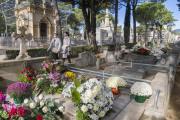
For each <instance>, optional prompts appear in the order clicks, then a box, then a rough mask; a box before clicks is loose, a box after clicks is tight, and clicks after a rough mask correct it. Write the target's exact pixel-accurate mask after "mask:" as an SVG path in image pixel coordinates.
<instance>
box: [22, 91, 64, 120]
mask: <svg viewBox="0 0 180 120" xmlns="http://www.w3.org/2000/svg"><path fill="white" fill-rule="evenodd" d="M43 98H44V96H43V95H42V94H41V95H39V96H38V99H37V100H36V101H34V100H32V99H27V98H26V99H25V100H24V103H23V104H22V105H23V106H24V107H29V111H30V112H31V117H32V118H35V119H41V120H42V119H43V120H56V119H57V118H58V117H61V118H63V112H64V107H63V106H59V108H58V104H59V103H58V102H57V99H56V100H51V99H46V100H45V99H43Z"/></svg>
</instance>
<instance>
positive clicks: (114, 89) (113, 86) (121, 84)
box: [106, 77, 127, 95]
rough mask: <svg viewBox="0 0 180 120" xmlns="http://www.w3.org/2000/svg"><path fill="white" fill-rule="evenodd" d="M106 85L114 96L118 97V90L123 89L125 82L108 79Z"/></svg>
mask: <svg viewBox="0 0 180 120" xmlns="http://www.w3.org/2000/svg"><path fill="white" fill-rule="evenodd" d="M106 85H107V86H108V87H109V88H111V89H112V92H113V94H114V95H119V93H120V88H123V87H125V86H126V85H127V83H126V81H125V80H124V79H123V78H120V77H110V78H109V79H108V80H107V81H106Z"/></svg>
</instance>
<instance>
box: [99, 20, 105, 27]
mask: <svg viewBox="0 0 180 120" xmlns="http://www.w3.org/2000/svg"><path fill="white" fill-rule="evenodd" d="M100 27H101V28H104V27H105V23H104V20H102V22H101V25H100Z"/></svg>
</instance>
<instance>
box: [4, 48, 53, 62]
mask: <svg viewBox="0 0 180 120" xmlns="http://www.w3.org/2000/svg"><path fill="white" fill-rule="evenodd" d="M27 52H28V55H30V56H31V57H44V56H48V55H49V54H50V52H47V49H44V48H40V49H28V50H27ZM18 55H19V50H6V59H7V60H11V59H15V58H16V57H17V56H18Z"/></svg>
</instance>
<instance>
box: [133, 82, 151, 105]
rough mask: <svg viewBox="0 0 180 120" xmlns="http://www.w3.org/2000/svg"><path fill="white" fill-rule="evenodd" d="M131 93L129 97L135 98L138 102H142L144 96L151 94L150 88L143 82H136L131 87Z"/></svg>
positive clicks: (144, 99)
mask: <svg viewBox="0 0 180 120" xmlns="http://www.w3.org/2000/svg"><path fill="white" fill-rule="evenodd" d="M131 94H132V95H131V96H130V98H135V101H136V102H138V103H144V102H145V101H146V98H149V97H150V96H151V95H152V88H151V86H150V85H149V84H147V83H145V82H136V83H134V85H133V86H132V87H131Z"/></svg>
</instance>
